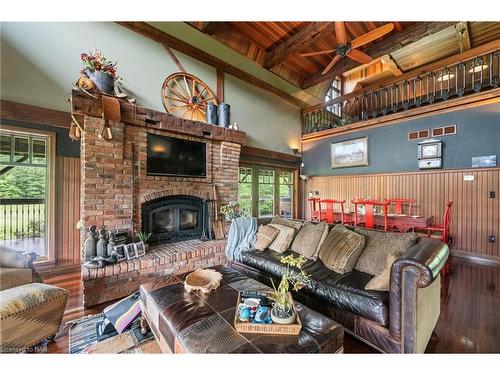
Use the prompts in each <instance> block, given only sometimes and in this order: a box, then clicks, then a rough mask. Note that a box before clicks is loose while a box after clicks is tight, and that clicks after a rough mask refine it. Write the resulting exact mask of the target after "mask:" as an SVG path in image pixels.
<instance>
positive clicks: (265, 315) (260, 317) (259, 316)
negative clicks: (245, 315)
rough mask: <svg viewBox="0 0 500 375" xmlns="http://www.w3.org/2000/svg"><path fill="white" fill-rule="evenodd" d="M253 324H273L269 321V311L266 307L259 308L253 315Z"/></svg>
mask: <svg viewBox="0 0 500 375" xmlns="http://www.w3.org/2000/svg"><path fill="white" fill-rule="evenodd" d="M253 321H254V323H262V324H270V323H272V322H273V320H272V319H271V310H269V307H267V306H261V307H259V309H258V310H257V313H256V314H255V318H254V320H253Z"/></svg>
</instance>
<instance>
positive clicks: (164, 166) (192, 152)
mask: <svg viewBox="0 0 500 375" xmlns="http://www.w3.org/2000/svg"><path fill="white" fill-rule="evenodd" d="M147 171H148V175H154V176H183V177H199V178H205V177H206V174H207V172H206V144H205V143H203V142H195V141H188V140H185V139H178V138H172V137H164V136H159V135H154V134H148V166H147Z"/></svg>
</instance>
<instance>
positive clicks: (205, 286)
mask: <svg viewBox="0 0 500 375" xmlns="http://www.w3.org/2000/svg"><path fill="white" fill-rule="evenodd" d="M221 280H222V274H221V273H219V272H217V271H214V270H211V269H203V268H199V269H197V270H196V271H194V272H191V273H190V274H189V275H187V277H186V280H184V289H186V291H188V292H190V293H191V292H194V291H196V290H199V291H201V292H202V293H209V292H210V291H212V290H215V289H217V288H218V287H219V285H220V282H221Z"/></svg>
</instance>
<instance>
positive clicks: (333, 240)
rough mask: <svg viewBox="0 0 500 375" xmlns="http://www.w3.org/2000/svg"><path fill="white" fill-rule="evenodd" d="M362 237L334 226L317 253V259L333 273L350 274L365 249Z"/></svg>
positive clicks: (344, 228)
mask: <svg viewBox="0 0 500 375" xmlns="http://www.w3.org/2000/svg"><path fill="white" fill-rule="evenodd" d="M365 241H366V240H365V238H364V236H362V235H360V234H358V233H355V232H353V231H352V230H349V229H347V228H346V227H344V226H343V225H336V226H335V227H333V229H332V230H331V231H330V233H329V234H328V236H327V237H326V240H325V242H324V243H323V245H322V246H321V249H320V251H319V259H321V261H322V262H323V263H324V265H325V266H326V267H327V268H329V269H331V270H332V271H334V272H337V273H340V274H344V273H348V272H351V271H352V270H353V268H354V265H355V264H356V261H357V260H358V258H359V256H360V254H361V252H362V251H363V248H364V247H365Z"/></svg>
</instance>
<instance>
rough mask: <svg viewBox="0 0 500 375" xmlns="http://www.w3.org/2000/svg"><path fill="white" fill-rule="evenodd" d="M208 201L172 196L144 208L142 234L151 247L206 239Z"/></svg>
mask: <svg viewBox="0 0 500 375" xmlns="http://www.w3.org/2000/svg"><path fill="white" fill-rule="evenodd" d="M208 215H209V213H208V205H207V201H206V200H203V199H201V198H198V197H194V196H191V195H170V196H167V197H162V198H157V199H154V200H152V201H149V202H146V203H143V205H142V231H143V232H147V233H152V235H151V238H150V240H149V242H150V243H151V244H153V245H154V244H159V243H167V242H178V241H185V240H191V239H196V238H201V239H203V238H206V236H207V229H208Z"/></svg>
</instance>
